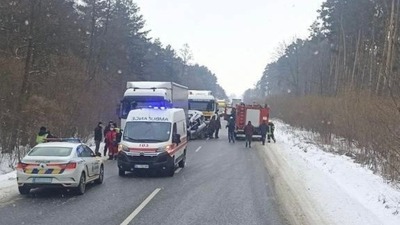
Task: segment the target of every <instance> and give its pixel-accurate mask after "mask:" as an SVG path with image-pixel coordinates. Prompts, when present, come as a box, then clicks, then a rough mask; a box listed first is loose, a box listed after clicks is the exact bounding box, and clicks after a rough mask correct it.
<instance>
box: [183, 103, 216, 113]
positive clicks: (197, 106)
mask: <svg viewBox="0 0 400 225" xmlns="http://www.w3.org/2000/svg"><path fill="white" fill-rule="evenodd" d="M214 105H215V104H214V101H189V109H190V110H198V111H214Z"/></svg>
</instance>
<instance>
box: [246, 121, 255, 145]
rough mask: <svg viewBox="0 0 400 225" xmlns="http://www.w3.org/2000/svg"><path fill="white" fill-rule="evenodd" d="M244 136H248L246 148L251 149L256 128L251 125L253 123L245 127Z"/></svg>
mask: <svg viewBox="0 0 400 225" xmlns="http://www.w3.org/2000/svg"><path fill="white" fill-rule="evenodd" d="M244 134H245V135H246V148H247V146H248V147H249V148H251V139H252V138H253V134H254V126H253V125H252V124H251V121H249V122H248V123H247V125H246V126H245V127H244Z"/></svg>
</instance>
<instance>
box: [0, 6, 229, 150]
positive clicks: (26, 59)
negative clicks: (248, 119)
mask: <svg viewBox="0 0 400 225" xmlns="http://www.w3.org/2000/svg"><path fill="white" fill-rule="evenodd" d="M80 2H81V4H77V3H76V2H75V1H74V0H57V1H54V0H2V1H0V143H1V147H2V151H3V152H12V151H13V150H14V149H16V146H19V145H26V144H28V143H31V144H32V143H34V139H35V136H36V133H37V131H38V128H39V127H40V126H46V127H48V128H49V130H51V132H52V133H53V134H54V135H56V136H61V137H62V136H68V137H69V136H72V135H76V134H79V135H80V136H83V137H85V136H87V135H88V134H90V133H91V132H92V130H93V128H94V125H95V124H96V123H97V122H98V120H111V119H112V120H114V121H116V120H117V118H116V112H115V111H116V106H117V104H119V101H120V99H121V97H122V94H123V92H124V90H125V86H126V82H127V81H144V80H146V81H173V82H177V83H180V84H183V85H186V86H188V87H189V88H190V89H208V90H212V91H213V92H214V93H215V94H216V95H217V97H218V98H226V94H225V91H224V90H223V89H222V87H221V86H220V85H219V84H218V80H217V78H216V76H215V74H214V73H212V72H211V71H210V70H209V69H208V68H207V67H206V66H202V65H197V64H194V65H193V64H190V60H191V52H190V49H189V47H188V46H187V45H186V46H184V47H183V49H181V50H180V51H178V52H177V51H176V50H174V49H173V48H172V47H171V46H169V45H167V46H164V45H163V44H162V43H161V41H160V40H158V39H152V38H150V37H149V30H146V28H145V20H144V17H143V15H141V14H140V12H139V7H138V6H137V5H136V4H135V3H134V1H133V0H82V1H80Z"/></svg>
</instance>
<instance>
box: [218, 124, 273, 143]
mask: <svg viewBox="0 0 400 225" xmlns="http://www.w3.org/2000/svg"><path fill="white" fill-rule="evenodd" d="M235 126H236V124H235V119H234V118H233V117H232V116H231V117H230V118H229V120H228V124H227V125H226V128H228V140H229V143H231V142H233V143H235ZM259 130H260V134H261V142H262V144H263V145H265V140H266V139H267V141H268V143H270V142H271V139H272V140H273V141H274V142H275V143H276V140H275V136H274V131H275V125H274V123H272V122H271V121H270V122H268V123H267V121H265V120H264V121H263V122H262V123H261V125H260V127H259ZM254 131H255V128H254V126H253V125H252V124H251V121H249V122H248V123H247V125H246V126H245V127H244V134H245V137H246V148H247V147H249V148H251V141H252V138H253V134H254Z"/></svg>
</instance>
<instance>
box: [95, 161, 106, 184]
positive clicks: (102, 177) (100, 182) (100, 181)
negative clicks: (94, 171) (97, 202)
mask: <svg viewBox="0 0 400 225" xmlns="http://www.w3.org/2000/svg"><path fill="white" fill-rule="evenodd" d="M103 181H104V167H103V165H102V166H101V167H100V173H99V178H97V180H96V181H95V182H96V184H102V183H103Z"/></svg>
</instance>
